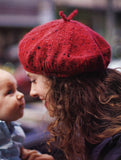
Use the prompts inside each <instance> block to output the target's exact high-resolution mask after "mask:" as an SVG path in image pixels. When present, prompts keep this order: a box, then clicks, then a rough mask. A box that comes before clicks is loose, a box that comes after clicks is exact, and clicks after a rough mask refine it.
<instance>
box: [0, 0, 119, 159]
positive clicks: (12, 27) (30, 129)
mask: <svg viewBox="0 0 121 160" xmlns="http://www.w3.org/2000/svg"><path fill="white" fill-rule="evenodd" d="M75 8H77V9H78V16H75V17H74V19H75V20H78V21H80V22H82V23H84V24H86V25H88V26H89V27H91V28H92V29H94V30H95V31H96V32H98V33H99V34H100V35H102V36H103V37H104V38H105V39H106V40H107V41H108V42H109V44H110V45H111V48H112V60H111V63H110V65H109V67H111V68H115V67H121V0H0V67H1V68H4V69H7V70H8V71H10V72H12V73H13V74H14V75H15V77H16V79H17V82H18V89H19V90H20V91H22V92H23V93H24V94H25V99H26V106H25V114H24V117H23V118H22V119H21V120H19V121H20V122H21V124H22V127H23V128H24V130H25V133H26V139H25V144H24V145H25V147H27V148H34V149H38V150H39V151H40V152H42V153H46V152H48V150H47V148H46V140H47V139H48V138H49V133H48V132H47V126H48V124H49V123H50V121H51V120H52V119H51V118H50V117H49V115H48V112H47V110H46V109H45V107H44V106H43V105H42V104H41V102H39V101H38V100H37V99H36V100H35V99H32V98H30V96H29V90H30V84H29V82H28V78H27V77H26V74H25V72H24V71H23V68H22V66H21V65H20V63H19V60H18V42H19V40H20V39H21V38H22V37H23V35H24V34H25V33H27V32H28V31H30V30H31V29H32V28H33V27H35V26H37V25H41V24H43V23H46V22H49V21H52V20H54V19H58V18H60V17H59V11H60V10H63V11H64V13H65V14H66V15H67V16H68V15H69V14H70V13H71V12H72V11H73V10H74V9H75ZM51 154H53V156H54V157H55V160H56V159H58V160H59V159H61V160H64V159H65V157H64V155H63V153H62V152H61V151H60V150H58V149H56V148H53V149H52V152H51Z"/></svg>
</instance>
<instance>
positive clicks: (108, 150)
mask: <svg viewBox="0 0 121 160" xmlns="http://www.w3.org/2000/svg"><path fill="white" fill-rule="evenodd" d="M91 160H121V133H119V134H116V135H114V136H112V137H109V138H106V139H104V140H103V141H102V142H101V143H100V144H98V145H96V146H95V147H94V148H93V150H92V154H91Z"/></svg>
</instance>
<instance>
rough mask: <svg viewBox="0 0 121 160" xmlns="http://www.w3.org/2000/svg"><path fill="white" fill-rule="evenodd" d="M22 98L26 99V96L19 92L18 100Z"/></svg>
mask: <svg viewBox="0 0 121 160" xmlns="http://www.w3.org/2000/svg"><path fill="white" fill-rule="evenodd" d="M22 98H24V94H23V93H21V92H19V91H18V93H17V99H22Z"/></svg>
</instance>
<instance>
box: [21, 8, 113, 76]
mask: <svg viewBox="0 0 121 160" xmlns="http://www.w3.org/2000/svg"><path fill="white" fill-rule="evenodd" d="M76 14H77V10H74V11H73V12H72V13H71V14H70V15H69V16H68V17H66V16H65V14H64V13H63V11H60V12H59V15H60V16H61V17H62V18H61V19H58V20H53V21H51V22H48V23H46V24H43V25H40V26H37V27H35V28H33V29H32V30H31V31H30V32H29V33H27V34H26V35H25V36H24V37H23V38H22V40H21V41H20V43H19V59H20V62H21V63H22V65H23V67H24V69H25V70H26V71H28V72H32V73H37V74H44V75H46V76H56V77H70V76H75V75H79V74H81V73H83V72H94V71H102V70H104V69H106V68H107V66H108V64H109V62H110V58H111V49H110V46H109V44H108V43H107V42H106V41H105V40H104V38H103V37H101V36H100V35H99V34H98V33H96V32H94V31H93V30H92V29H91V28H89V27H88V26H86V25H84V24H82V23H80V22H78V21H76V20H72V18H73V17H74V16H75V15H76Z"/></svg>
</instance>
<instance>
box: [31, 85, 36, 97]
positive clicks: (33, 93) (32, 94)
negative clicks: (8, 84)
mask: <svg viewBox="0 0 121 160" xmlns="http://www.w3.org/2000/svg"><path fill="white" fill-rule="evenodd" d="M30 96H31V97H37V93H36V90H35V89H33V88H32V87H31V89H30Z"/></svg>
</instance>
